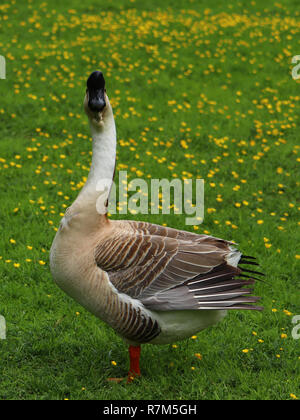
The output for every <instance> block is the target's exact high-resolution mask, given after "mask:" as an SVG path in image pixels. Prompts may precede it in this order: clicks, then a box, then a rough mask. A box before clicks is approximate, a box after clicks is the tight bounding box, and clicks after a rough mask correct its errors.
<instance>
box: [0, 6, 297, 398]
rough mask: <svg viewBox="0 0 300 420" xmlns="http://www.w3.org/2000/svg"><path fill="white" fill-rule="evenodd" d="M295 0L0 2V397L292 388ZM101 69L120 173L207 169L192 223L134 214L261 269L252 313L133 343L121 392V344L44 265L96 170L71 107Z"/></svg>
mask: <svg viewBox="0 0 300 420" xmlns="http://www.w3.org/2000/svg"><path fill="white" fill-rule="evenodd" d="M145 3H146V5H145ZM262 3H263V5H262ZM297 4H298V3H297V1H296V0H288V1H285V2H280V3H279V2H275V1H265V2H258V1H256V2H251V4H250V2H248V1H246V0H241V1H239V2H233V1H232V2H229V3H228V2H225V3H224V2H219V1H216V0H212V1H210V2H209V6H208V3H207V2H204V1H192V0H190V1H175V0H166V1H164V2H161V1H159V2H158V1H152V2H143V1H139V0H136V1H128V0H121V1H112V0H106V1H105V2H104V1H101V2H99V1H87V2H82V1H79V0H72V1H71V0H66V1H64V2H61V1H58V0H56V1H52V2H49V1H42V0H36V1H34V2H33V1H24V2H16V1H9V0H7V1H6V3H4V4H1V6H0V55H3V56H5V58H6V64H7V79H6V80H0V92H1V105H0V118H1V120H0V121H1V142H0V174H1V185H2V188H1V192H0V209H1V224H0V232H1V235H0V243H1V251H0V270H1V287H0V314H1V315H3V316H4V317H5V319H6V322H7V339H6V340H0V398H1V399H64V398H69V399H183V400H184V399H293V398H295V397H298V398H300V391H299V378H300V375H299V373H300V371H299V362H300V359H299V358H300V353H299V340H298V341H297V340H294V339H293V338H292V335H291V332H292V327H293V324H292V322H291V319H292V316H293V315H296V314H300V305H299V275H300V270H299V254H300V251H299V238H300V236H299V228H300V226H299V210H300V201H299V186H300V183H299V161H300V154H299V110H300V107H299V100H300V95H299V86H300V85H299V81H295V80H293V79H292V77H291V69H292V65H291V58H292V56H294V55H297V54H300V41H299V32H300V29H299V28H300V14H299V11H298V10H297V9H296V7H297ZM95 69H101V70H102V71H103V72H104V75H105V78H106V81H107V90H108V94H109V97H110V99H111V102H112V104H113V107H114V113H115V117H116V124H117V130H118V141H119V147H118V161H117V165H118V166H117V169H118V170H120V169H126V170H127V171H128V173H129V174H130V177H131V178H134V177H136V176H138V175H139V174H140V172H139V171H141V172H142V173H143V175H142V177H144V178H145V179H150V177H155V178H168V179H172V178H173V177H179V178H182V177H191V178H196V177H198V178H204V179H205V220H204V223H203V224H202V225H200V226H199V227H198V229H197V227H193V226H185V215H170V216H166V215H164V216H162V215H150V214H149V215H137V216H133V215H128V218H132V219H134V218H135V219H140V220H147V221H151V222H154V223H160V224H162V223H166V224H167V225H169V226H172V227H176V228H182V229H189V230H191V231H195V232H198V233H203V232H204V233H211V234H213V235H215V236H217V237H223V238H226V239H229V240H234V241H236V242H238V243H239V245H240V248H241V249H242V250H243V252H244V253H245V254H248V255H255V256H257V258H258V260H259V262H260V264H261V269H262V271H264V272H265V273H266V283H258V284H257V285H256V290H255V292H256V294H257V295H260V296H262V297H263V298H262V304H263V305H264V307H265V310H264V311H263V312H262V313H253V312H238V311H233V312H231V313H229V315H228V316H227V317H226V318H225V320H224V321H223V322H222V323H220V324H219V325H217V326H216V327H214V328H210V329H207V330H205V331H203V332H201V333H199V334H198V335H197V338H196V339H189V340H187V341H185V342H180V343H177V347H176V348H174V347H172V346H150V345H145V346H143V349H142V358H141V359H142V360H141V363H142V377H141V378H140V379H139V380H137V381H135V382H133V383H132V384H131V385H128V386H126V385H125V384H120V385H113V384H110V383H108V382H107V381H106V378H107V377H110V376H123V375H125V373H126V369H127V367H128V359H127V349H126V346H125V345H124V343H123V342H122V340H121V339H120V338H119V337H118V336H116V334H115V333H114V331H112V330H111V329H110V328H109V327H108V326H106V325H105V324H103V323H102V322H101V321H99V320H98V319H96V318H95V317H94V316H92V315H90V314H89V313H88V312H86V311H85V310H84V309H82V308H81V307H80V306H79V305H78V304H76V303H75V302H73V301H72V300H71V299H70V298H69V297H67V296H66V295H64V294H63V292H62V291H60V290H59V289H58V288H57V286H56V285H55V284H54V283H53V281H52V278H51V274H50V271H49V263H48V256H49V249H50V246H51V243H52V240H53V237H54V234H55V228H56V227H57V226H58V224H59V220H60V218H61V216H62V214H63V213H64V210H65V208H66V207H67V206H69V205H70V204H71V203H72V201H73V200H74V198H75V197H76V195H77V194H78V191H79V189H80V188H81V186H82V182H84V179H85V177H86V176H87V173H88V169H89V165H90V159H91V156H90V152H91V143H90V141H89V140H90V134H89V130H88V126H87V121H86V117H85V115H84V112H83V109H82V102H83V96H84V92H85V82H86V79H87V77H88V75H89V74H90V72H91V71H93V70H95ZM171 162H173V163H174V164H173V163H171ZM113 217H114V218H123V217H124V216H120V215H116V216H113ZM297 246H298V248H297ZM253 332H255V334H256V335H255V334H253ZM258 340H260V342H259V341H258ZM262 340H263V342H261V341H262ZM245 349H248V350H249V351H248V352H247V353H246V352H243V350H245ZM198 353H200V354H201V356H202V359H201V360H200V359H199V358H197V357H196V356H195V354H198ZM112 361H115V362H116V363H117V365H116V366H114V365H113V364H112V363H111V362H112Z"/></svg>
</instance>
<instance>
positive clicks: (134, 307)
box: [50, 71, 263, 382]
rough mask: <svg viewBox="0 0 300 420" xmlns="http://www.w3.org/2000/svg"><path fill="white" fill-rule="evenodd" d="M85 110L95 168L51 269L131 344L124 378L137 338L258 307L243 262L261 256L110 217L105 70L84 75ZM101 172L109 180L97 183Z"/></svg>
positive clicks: (112, 150) (174, 333)
mask: <svg viewBox="0 0 300 420" xmlns="http://www.w3.org/2000/svg"><path fill="white" fill-rule="evenodd" d="M84 110H85V113H86V114H87V117H88V121H89V126H90V130H91V134H92V149H93V151H92V163H91V168H90V172H89V175H88V177H87V180H86V183H85V185H84V186H83V188H82V189H81V191H80V192H79V194H78V196H77V198H76V200H75V201H74V203H73V204H72V205H71V206H70V207H69V208H68V209H67V210H66V212H65V215H64V217H63V218H62V220H61V222H60V226H59V228H58V230H57V232H56V236H55V238H54V241H53V244H52V246H51V250H50V269H51V273H52V276H53V279H54V281H55V282H56V283H57V285H58V286H59V287H60V288H61V289H62V290H63V291H64V292H66V293H67V294H68V295H69V296H71V297H72V298H73V299H75V300H76V301H77V302H78V303H79V304H81V305H82V306H83V307H84V308H86V309H87V310H88V311H90V312H91V313H92V314H94V315H95V316H96V317H98V318H100V319H101V320H102V321H104V322H106V323H107V324H108V325H110V326H111V327H112V328H113V329H114V330H115V331H116V333H117V334H118V335H120V336H121V337H122V338H123V339H124V340H125V342H126V343H127V344H128V346H129V359H130V367H129V371H128V377H127V381H128V382H130V381H131V380H132V379H133V378H135V377H136V376H139V375H140V363H139V360H140V352H141V344H144V343H149V344H168V343H169V344H170V343H174V342H176V341H179V340H183V339H186V338H189V337H191V336H193V335H194V334H197V333H198V332H199V331H201V330H203V329H205V328H207V327H209V326H211V325H214V324H216V323H217V322H219V321H221V320H222V319H223V318H224V317H225V315H226V313H227V311H228V310H233V309H240V310H245V309H251V310H262V309H263V308H262V307H260V306H258V305H257V304H256V302H257V301H258V300H259V299H260V298H259V297H257V296H252V291H253V290H252V288H245V287H244V286H249V285H253V284H254V283H255V280H258V279H259V277H253V274H262V273H260V272H257V271H254V270H248V269H242V268H241V265H243V264H250V265H251V264H252V265H253V264H254V265H258V264H257V263H256V262H255V258H253V257H250V256H244V255H243V254H242V253H241V252H240V251H239V250H238V249H237V247H236V245H235V244H234V243H232V242H230V241H227V240H224V239H219V238H215V237H213V236H209V235H204V234H196V233H191V232H189V231H183V230H177V229H174V228H171V227H165V226H160V225H156V224H151V223H148V222H142V221H132V220H111V219H109V218H108V215H107V206H108V199H107V198H108V197H109V193H108V194H105V192H106V193H107V191H109V189H110V188H111V185H112V182H113V178H114V172H115V161H116V144H117V141H116V127H115V121H114V116H113V111H112V107H111V105H110V102H109V98H108V96H107V93H106V88H105V80H104V77H103V74H102V72H101V71H95V72H93V73H92V74H91V75H90V76H89V78H88V80H87V88H86V94H85V98H84ZM99 180H100V181H101V180H105V182H104V183H103V182H102V183H101V182H100V184H101V185H102V187H101V185H100V187H99ZM101 197H102V201H101ZM99 201H100V205H99ZM99 207H100V210H99ZM251 268H253V267H251ZM245 272H246V273H247V274H245Z"/></svg>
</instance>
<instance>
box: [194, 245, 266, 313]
mask: <svg viewBox="0 0 300 420" xmlns="http://www.w3.org/2000/svg"><path fill="white" fill-rule="evenodd" d="M249 260H250V261H249ZM253 260H254V257H250V256H244V255H242V254H241V253H238V251H237V252H236V253H235V250H232V252H231V253H230V256H229V258H228V259H227V263H226V264H223V265H221V266H218V267H216V268H215V269H214V270H213V271H211V272H210V273H207V274H205V275H201V276H199V277H198V278H195V279H193V280H192V281H189V282H188V283H187V286H188V288H189V292H190V293H191V294H193V297H194V299H196V300H197V304H198V309H214V310H216V309H250V310H263V307H262V306H258V305H254V304H255V303H256V302H257V301H258V300H259V299H260V297H258V296H249V295H251V293H252V292H253V289H250V288H245V287H244V286H248V285H253V284H255V281H256V280H258V281H262V280H261V279H260V278H259V277H254V276H253V274H255V275H256V276H264V274H263V273H261V272H260V271H255V270H249V269H247V268H243V267H240V264H250V265H257V266H258V264H257V263H256V262H254V261H253ZM231 263H234V265H231ZM244 273H247V274H244Z"/></svg>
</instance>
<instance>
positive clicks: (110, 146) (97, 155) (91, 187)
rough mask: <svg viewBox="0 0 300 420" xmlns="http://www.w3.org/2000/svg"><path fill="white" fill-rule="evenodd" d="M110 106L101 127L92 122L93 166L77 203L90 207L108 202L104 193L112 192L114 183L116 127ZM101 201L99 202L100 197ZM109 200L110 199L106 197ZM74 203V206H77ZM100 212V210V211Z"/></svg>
mask: <svg viewBox="0 0 300 420" xmlns="http://www.w3.org/2000/svg"><path fill="white" fill-rule="evenodd" d="M108 106H109V109H108V110H107V113H106V115H105V119H104V121H103V124H102V126H101V127H96V126H95V125H94V124H93V123H92V122H91V121H90V129H91V134H92V139H93V155H92V164H91V168H90V172H89V175H88V179H87V181H86V183H85V185H84V187H83V188H82V190H81V191H80V193H79V195H78V197H77V199H76V201H75V203H78V202H80V203H81V204H83V203H84V204H85V205H88V206H97V205H98V206H99V202H100V204H101V202H103V203H102V204H104V202H106V199H105V200H104V199H102V198H103V192H104V190H106V195H107V192H109V191H110V189H111V185H112V182H113V176H114V171H115V162H116V144H117V140H116V126H115V121H114V116H113V112H112V109H111V107H110V105H108ZM100 196H102V197H101V199H100V200H99V197H100ZM106 198H108V197H106ZM75 203H74V204H75ZM98 212H99V209H98Z"/></svg>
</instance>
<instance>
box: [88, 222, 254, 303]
mask: <svg viewBox="0 0 300 420" xmlns="http://www.w3.org/2000/svg"><path fill="white" fill-rule="evenodd" d="M114 227H115V228H114V229H112V232H111V235H110V236H109V237H107V239H106V240H104V241H101V243H100V244H99V245H98V246H97V247H96V249H95V260H96V263H97V265H98V266H99V267H100V268H101V269H102V270H104V271H106V272H107V274H108V276H109V279H110V281H111V283H112V284H113V286H114V287H115V288H116V289H117V290H118V291H119V292H120V293H124V294H126V295H128V296H130V297H131V298H135V299H138V300H140V301H141V302H142V303H143V304H144V306H145V307H147V308H148V309H151V310H182V309H261V308H260V307H258V306H254V305H251V304H252V303H255V302H256V301H257V300H258V299H259V298H257V297H254V296H249V294H250V293H251V292H252V290H251V289H245V288H244V287H243V286H245V285H249V284H253V283H254V280H253V279H252V278H250V277H249V278H247V280H244V279H242V278H241V275H242V272H241V269H240V268H238V267H236V265H237V263H238V261H239V259H240V256H241V253H240V252H239V251H237V250H236V249H234V248H233V247H232V243H231V242H228V241H225V240H222V239H219V238H214V237H212V236H207V235H197V234H194V233H190V232H185V231H180V230H177V229H172V228H165V227H163V226H159V225H153V224H150V223H143V222H130V221H129V222H127V221H124V222H116V224H115V225H114ZM231 263H232V264H231Z"/></svg>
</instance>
